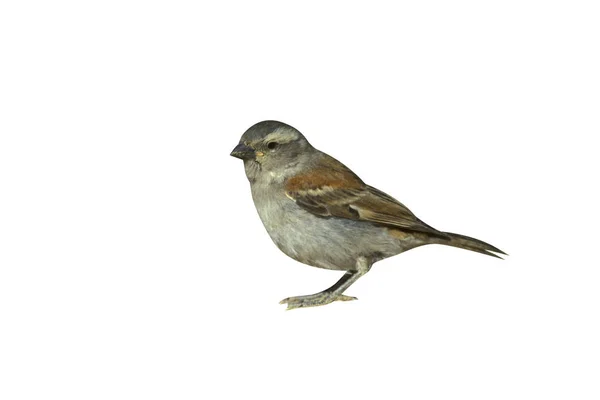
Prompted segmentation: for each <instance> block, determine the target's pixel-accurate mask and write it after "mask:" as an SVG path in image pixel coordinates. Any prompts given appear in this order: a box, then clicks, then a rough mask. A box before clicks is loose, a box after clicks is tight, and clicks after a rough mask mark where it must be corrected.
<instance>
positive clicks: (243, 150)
mask: <svg viewBox="0 0 600 400" xmlns="http://www.w3.org/2000/svg"><path fill="white" fill-rule="evenodd" d="M230 156H232V157H236V158H239V159H241V160H250V159H252V158H255V157H256V153H255V152H254V149H253V148H252V147H250V146H246V145H245V144H243V143H240V144H238V145H237V146H235V149H233V151H232V152H231V154H230Z"/></svg>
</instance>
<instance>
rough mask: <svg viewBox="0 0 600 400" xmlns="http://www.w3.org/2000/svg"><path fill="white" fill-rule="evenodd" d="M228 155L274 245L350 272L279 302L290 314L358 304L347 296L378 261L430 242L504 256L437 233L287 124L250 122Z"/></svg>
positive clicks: (311, 261) (472, 241) (464, 239)
mask: <svg viewBox="0 0 600 400" xmlns="http://www.w3.org/2000/svg"><path fill="white" fill-rule="evenodd" d="M231 156H233V157H237V158H240V159H242V160H243V161H244V169H245V171H246V177H247V178H248V180H249V181H250V189H251V192H252V199H253V200H254V205H255V207H256V210H257V211H258V215H259V217H260V219H261V221H262V223H263V225H264V227H265V228H266V230H267V232H268V233H269V236H270V237H271V239H272V240H273V242H274V243H275V245H276V246H277V247H278V248H279V249H280V250H281V251H282V252H283V253H285V254H286V255H288V256H289V257H291V258H293V259H294V260H297V261H299V262H301V263H304V264H307V265H310V266H313V267H318V268H325V269H330V270H339V271H345V273H344V275H343V276H342V277H341V279H340V280H339V281H337V282H336V283H335V284H334V285H333V286H331V287H330V288H328V289H325V290H323V291H322V292H319V293H315V294H311V295H306V296H295V297H288V298H286V299H284V300H282V301H281V302H280V304H287V309H288V310H289V309H295V308H301V307H314V306H322V305H326V304H330V303H332V302H334V301H349V300H356V297H352V296H347V295H345V294H344V292H345V291H346V289H348V288H349V287H350V285H352V284H353V283H354V282H356V281H357V280H358V279H359V278H360V277H361V276H363V275H365V274H366V273H367V272H369V270H370V269H371V267H372V266H373V264H374V263H376V262H377V261H381V260H383V259H386V258H388V257H392V256H395V255H397V254H400V253H403V252H405V251H407V250H410V249H414V248H415V247H419V246H423V245H426V244H443V245H447V246H453V247H458V248H461V249H466V250H471V251H475V252H478V253H481V254H486V255H488V256H494V257H498V258H501V257H499V256H498V255H496V254H494V253H499V254H506V253H504V252H503V251H501V250H499V249H498V248H496V247H494V246H492V245H490V244H488V243H485V242H483V241H481V240H478V239H474V238H471V237H468V236H463V235H458V234H455V233H448V232H441V231H438V230H437V229H435V228H432V227H431V226H429V225H427V224H426V223H425V222H423V221H421V220H420V219H419V218H417V217H416V216H415V215H414V214H413V213H412V212H411V211H410V210H409V209H408V208H407V207H406V206H405V205H403V204H402V203H400V202H399V201H398V200H396V199H394V198H393V197H392V196H390V195H388V194H386V193H384V192H382V191H380V190H378V189H376V188H374V187H372V186H369V185H367V184H366V183H364V182H363V181H362V180H361V179H360V178H359V177H358V175H356V174H355V173H354V172H352V171H351V170H350V169H349V168H348V167H346V166H345V165H344V164H342V163H341V162H339V161H338V160H336V159H335V158H333V157H331V156H329V155H327V154H325V153H323V152H322V151H319V150H317V149H316V148H314V147H313V146H311V144H310V143H309V142H308V140H306V138H305V137H304V135H302V133H300V131H298V130H297V129H295V128H293V127H292V126H290V125H287V124H284V123H282V122H278V121H263V122H259V123H257V124H255V125H253V126H252V127H250V128H249V129H248V130H247V131H246V132H244V134H243V135H242V137H241V139H240V142H239V144H238V145H237V146H236V147H235V148H234V149H233V151H232V152H231Z"/></svg>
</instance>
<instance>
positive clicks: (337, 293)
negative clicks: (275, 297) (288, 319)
mask: <svg viewBox="0 0 600 400" xmlns="http://www.w3.org/2000/svg"><path fill="white" fill-rule="evenodd" d="M356 267H357V269H356V270H352V271H346V273H345V274H344V275H343V276H342V277H341V278H340V280H339V281H337V282H336V283H335V284H333V286H331V287H330V288H328V289H325V290H323V291H322V292H319V293H315V294H309V295H307V296H296V297H288V298H287V299H283V300H281V301H280V302H279V304H287V309H288V310H292V309H294V308H301V307H316V306H324V305H326V304H329V303H332V302H334V301H350V300H356V297H352V296H346V295H344V294H342V293H343V292H344V291H345V290H346V289H348V288H349V287H350V285H352V284H353V283H354V282H356V281H357V280H358V278H360V277H361V276H363V275H364V274H366V273H367V272H369V269H371V263H370V262H369V261H368V260H367V259H366V258H365V257H360V258H359V259H358V260H357V262H356Z"/></svg>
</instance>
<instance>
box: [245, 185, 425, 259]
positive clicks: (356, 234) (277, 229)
mask: <svg viewBox="0 0 600 400" xmlns="http://www.w3.org/2000/svg"><path fill="white" fill-rule="evenodd" d="M254 194H255V193H253V195H254ZM259 196H260V194H259ZM254 200H255V205H256V208H257V211H258V214H259V216H260V218H261V220H262V222H263V224H264V226H265V228H266V230H267V232H268V233H269V235H270V236H271V239H272V240H273V242H275V244H276V245H277V247H278V248H279V249H280V250H281V251H283V252H284V253H285V254H287V255H288V256H289V257H291V258H293V259H295V260H297V261H300V262H302V263H304V264H308V265H311V266H314V267H319V268H326V269H335V270H352V269H355V268H356V261H357V259H358V258H359V257H367V258H368V259H370V260H371V261H372V262H375V261H378V260H381V259H384V258H387V257H391V256H393V255H396V254H399V253H401V252H403V251H404V250H407V249H408V248H412V247H415V243H412V241H408V240H400V239H398V238H397V237H394V236H392V235H390V234H389V231H388V230H387V229H386V228H382V227H379V226H374V225H371V224H370V223H366V222H362V221H353V220H348V219H341V218H323V217H317V216H315V215H314V214H311V213H309V212H308V211H305V210H304V209H302V208H300V207H299V206H298V205H296V204H295V202H294V201H293V200H290V199H289V198H287V197H285V196H279V197H278V198H268V199H267V198H265V197H262V196H260V197H259V198H257V197H256V196H254Z"/></svg>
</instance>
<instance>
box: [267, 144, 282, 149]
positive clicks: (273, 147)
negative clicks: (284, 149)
mask: <svg viewBox="0 0 600 400" xmlns="http://www.w3.org/2000/svg"><path fill="white" fill-rule="evenodd" d="M277 146H279V143H277V142H269V143H267V147H268V148H269V149H271V150H273V149H276V148H277Z"/></svg>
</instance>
